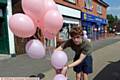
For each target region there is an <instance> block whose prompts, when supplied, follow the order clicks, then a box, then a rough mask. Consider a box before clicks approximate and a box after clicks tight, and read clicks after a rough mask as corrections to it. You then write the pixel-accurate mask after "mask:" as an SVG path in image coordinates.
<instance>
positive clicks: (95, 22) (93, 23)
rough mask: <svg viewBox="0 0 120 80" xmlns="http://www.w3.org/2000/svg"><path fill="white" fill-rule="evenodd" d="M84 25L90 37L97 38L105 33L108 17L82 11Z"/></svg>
mask: <svg viewBox="0 0 120 80" xmlns="http://www.w3.org/2000/svg"><path fill="white" fill-rule="evenodd" d="M81 15H82V17H81V18H82V27H83V30H86V31H87V35H88V38H90V39H93V40H96V39H99V38H100V37H101V36H102V35H103V34H104V33H105V25H106V24H107V19H103V18H100V17H98V16H94V15H91V14H88V13H84V12H82V14H81Z"/></svg>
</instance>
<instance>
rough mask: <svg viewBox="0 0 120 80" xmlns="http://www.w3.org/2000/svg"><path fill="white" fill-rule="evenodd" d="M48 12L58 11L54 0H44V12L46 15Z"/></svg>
mask: <svg viewBox="0 0 120 80" xmlns="http://www.w3.org/2000/svg"><path fill="white" fill-rule="evenodd" d="M48 10H58V8H57V5H56V3H55V2H54V0H44V12H45V13H46V12H47V11H48Z"/></svg>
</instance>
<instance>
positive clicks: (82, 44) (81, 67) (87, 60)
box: [55, 26, 92, 80]
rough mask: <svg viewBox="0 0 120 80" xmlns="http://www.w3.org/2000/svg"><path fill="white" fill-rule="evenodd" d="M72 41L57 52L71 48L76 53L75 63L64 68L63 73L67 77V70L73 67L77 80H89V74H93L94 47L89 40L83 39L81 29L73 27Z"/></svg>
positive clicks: (71, 32)
mask: <svg viewBox="0 0 120 80" xmlns="http://www.w3.org/2000/svg"><path fill="white" fill-rule="evenodd" d="M70 36H71V39H69V40H67V41H66V42H64V43H63V44H62V45H61V46H59V47H58V48H57V49H55V51H59V50H63V49H66V48H68V47H70V48H71V49H72V50H73V51H74V52H75V56H74V58H73V63H71V64H68V65H66V66H64V67H63V69H62V71H61V73H62V74H64V75H66V73H67V70H68V69H69V68H72V67H73V70H74V71H75V72H76V80H88V74H89V73H92V56H91V53H92V46H91V43H90V42H89V41H88V40H84V39H83V32H82V30H81V28H80V27H78V26H77V27H73V28H72V29H71V31H70Z"/></svg>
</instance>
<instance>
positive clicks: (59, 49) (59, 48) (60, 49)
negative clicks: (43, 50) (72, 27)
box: [54, 46, 63, 51]
mask: <svg viewBox="0 0 120 80" xmlns="http://www.w3.org/2000/svg"><path fill="white" fill-rule="evenodd" d="M62 50H63V48H62V47H61V46H59V47H58V48H56V49H55V50H54V51H62Z"/></svg>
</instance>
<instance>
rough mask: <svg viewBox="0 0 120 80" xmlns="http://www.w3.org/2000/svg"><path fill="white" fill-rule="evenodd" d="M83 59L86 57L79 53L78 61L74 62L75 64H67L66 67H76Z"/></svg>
mask: <svg viewBox="0 0 120 80" xmlns="http://www.w3.org/2000/svg"><path fill="white" fill-rule="evenodd" d="M85 57H86V55H85V54H83V53H81V54H80V57H79V59H78V60H76V61H75V62H73V63H71V64H69V65H68V66H67V67H69V68H71V67H74V66H77V65H78V64H80V63H81V62H82V61H83V60H84V59H85Z"/></svg>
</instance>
